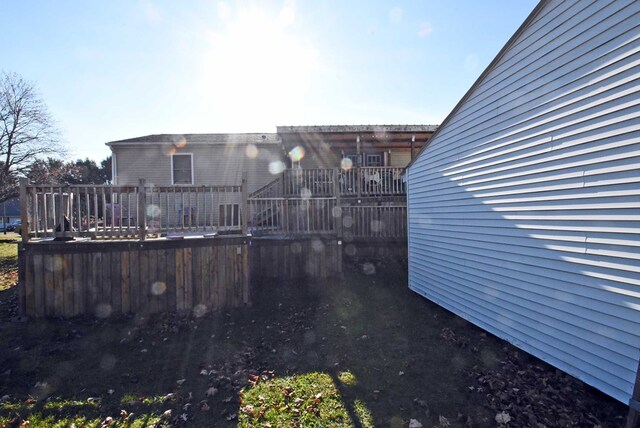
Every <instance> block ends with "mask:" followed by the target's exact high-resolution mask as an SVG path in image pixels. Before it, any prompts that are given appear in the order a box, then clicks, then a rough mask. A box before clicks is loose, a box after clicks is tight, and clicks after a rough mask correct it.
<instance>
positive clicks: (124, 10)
mask: <svg viewBox="0 0 640 428" xmlns="http://www.w3.org/2000/svg"><path fill="white" fill-rule="evenodd" d="M536 4H537V0H482V1H480V0H406V1H371V0H369V1H365V0H353V1H344V0H315V1H314V0H305V1H303V0H298V1H296V0H284V1H269V0H264V1H238V2H234V1H201V0H184V1H179V2H178V1H154V0H109V1H101V2H99V1H90V2H89V1H85V0H66V1H53V0H47V1H45V0H41V1H36V0H4V1H3V2H2V14H0V28H2V29H3V30H2V33H3V36H2V37H3V43H2V44H1V46H0V59H1V60H0V70H1V71H4V72H15V73H18V74H19V75H21V76H22V77H23V78H24V79H26V80H28V81H31V82H33V83H34V84H35V86H36V87H37V88H38V90H39V93H40V95H41V97H42V99H43V100H44V101H45V103H46V104H47V106H48V108H49V112H50V114H51V115H52V116H53V117H54V119H55V120H56V121H57V123H58V124H59V127H60V129H61V131H62V133H63V136H64V139H65V142H66V145H67V147H68V148H69V151H70V153H71V157H72V158H85V157H88V158H91V159H94V160H96V161H99V160H101V159H104V158H105V157H106V156H108V155H109V154H110V151H109V149H108V147H106V146H105V143H106V142H109V141H115V140H120V139H125V138H133V137H138V136H143V135H148V134H161V133H218V132H220V133H226V132H275V131H276V126H279V125H359V124H368V125H374V124H375V125H382V124H431V125H433V124H439V123H441V122H442V121H443V120H444V118H445V117H446V116H447V114H448V113H449V112H450V111H451V109H452V108H453V107H454V106H455V105H456V103H457V102H458V101H459V100H460V98H461V97H462V96H463V95H464V94H465V92H466V91H467V90H468V89H469V87H470V86H471V85H472V84H473V82H474V81H475V80H476V79H477V78H478V76H479V75H480V74H481V73H482V71H483V70H484V69H485V67H486V66H487V65H488V64H489V63H490V62H491V60H492V59H493V58H494V57H495V55H496V54H497V53H498V52H499V50H500V49H501V48H502V46H504V44H505V43H506V42H507V40H508V39H509V38H510V37H511V35H512V34H513V33H514V32H515V31H516V30H517V29H518V27H519V26H520V25H521V23H522V22H523V21H524V20H525V19H526V17H527V16H528V14H529V13H530V12H531V11H532V10H533V8H534V7H535V5H536Z"/></svg>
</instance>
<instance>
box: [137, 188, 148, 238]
mask: <svg viewBox="0 0 640 428" xmlns="http://www.w3.org/2000/svg"><path fill="white" fill-rule="evenodd" d="M138 237H139V239H140V240H141V241H144V240H145V238H146V237H147V190H146V189H145V181H144V178H141V179H140V182H139V183H138Z"/></svg>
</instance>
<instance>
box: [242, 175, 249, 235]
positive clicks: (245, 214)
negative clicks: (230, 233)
mask: <svg viewBox="0 0 640 428" xmlns="http://www.w3.org/2000/svg"><path fill="white" fill-rule="evenodd" d="M247 187H248V186H247V171H244V172H243V173H242V212H241V214H242V234H243V235H246V234H247V233H249V200H248V199H249V192H248V188H247Z"/></svg>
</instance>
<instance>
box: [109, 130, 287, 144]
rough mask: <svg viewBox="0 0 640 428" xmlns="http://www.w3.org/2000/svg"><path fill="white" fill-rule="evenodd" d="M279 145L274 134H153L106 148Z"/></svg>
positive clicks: (115, 142) (118, 142)
mask: <svg viewBox="0 0 640 428" xmlns="http://www.w3.org/2000/svg"><path fill="white" fill-rule="evenodd" d="M185 143H186V144H279V143H280V136H279V135H278V134H274V133H259V132H256V133H244V134H153V135H145V136H142V137H135V138H128V139H126V140H117V141H110V142H108V143H106V145H107V146H109V147H111V146H112V145H129V144H185Z"/></svg>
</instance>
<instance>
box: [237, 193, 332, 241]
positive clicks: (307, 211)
mask: <svg viewBox="0 0 640 428" xmlns="http://www.w3.org/2000/svg"><path fill="white" fill-rule="evenodd" d="M248 206H249V212H250V213H251V221H250V224H249V231H251V232H254V233H260V234H286V235H291V234H323V233H334V232H335V231H336V226H335V224H336V219H335V213H336V210H335V208H336V198H308V199H303V198H295V199H288V198H263V199H249V200H248Z"/></svg>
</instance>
